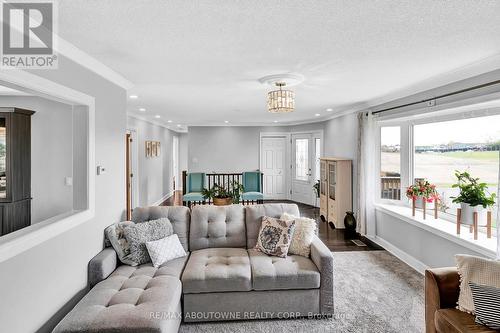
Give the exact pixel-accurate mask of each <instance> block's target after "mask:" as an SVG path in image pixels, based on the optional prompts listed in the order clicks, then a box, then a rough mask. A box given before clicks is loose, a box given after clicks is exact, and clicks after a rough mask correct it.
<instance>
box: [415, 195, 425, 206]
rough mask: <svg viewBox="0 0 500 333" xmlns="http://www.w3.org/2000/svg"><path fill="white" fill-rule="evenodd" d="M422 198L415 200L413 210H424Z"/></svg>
mask: <svg viewBox="0 0 500 333" xmlns="http://www.w3.org/2000/svg"><path fill="white" fill-rule="evenodd" d="M424 201H425V199H424V197H417V198H416V199H415V208H418V209H424Z"/></svg>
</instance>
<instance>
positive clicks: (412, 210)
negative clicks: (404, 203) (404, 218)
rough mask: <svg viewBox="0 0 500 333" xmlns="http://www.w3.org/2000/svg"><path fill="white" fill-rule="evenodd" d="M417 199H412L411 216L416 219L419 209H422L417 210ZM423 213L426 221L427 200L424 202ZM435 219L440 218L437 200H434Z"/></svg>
mask: <svg viewBox="0 0 500 333" xmlns="http://www.w3.org/2000/svg"><path fill="white" fill-rule="evenodd" d="M416 201H417V200H416V199H415V198H412V200H411V206H412V208H411V216H413V217H415V212H416V210H417V209H420V208H417V203H416ZM422 205H423V207H422V211H423V218H424V220H425V216H426V214H427V201H426V200H425V199H423V200H422ZM433 210H434V219H437V218H438V201H437V199H434V209H433Z"/></svg>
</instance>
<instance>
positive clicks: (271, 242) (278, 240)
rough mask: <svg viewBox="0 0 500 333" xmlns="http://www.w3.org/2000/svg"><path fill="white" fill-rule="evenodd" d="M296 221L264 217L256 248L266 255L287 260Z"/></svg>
mask: <svg viewBox="0 0 500 333" xmlns="http://www.w3.org/2000/svg"><path fill="white" fill-rule="evenodd" d="M294 229H295V221H284V220H280V219H275V218H273V217H268V216H263V217H262V225H261V226H260V230H259V236H258V238H257V245H256V246H255V248H256V249H257V250H259V251H261V252H263V253H265V254H268V255H271V256H277V257H282V258H286V255H287V254H288V248H289V247H290V241H291V239H292V235H293V231H294Z"/></svg>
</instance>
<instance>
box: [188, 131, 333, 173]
mask: <svg viewBox="0 0 500 333" xmlns="http://www.w3.org/2000/svg"><path fill="white" fill-rule="evenodd" d="M323 126H324V123H322V122H318V123H314V124H308V125H298V126H194V127H189V134H188V170H189V171H190V172H212V171H215V172H242V171H250V170H257V169H259V167H260V166H259V153H260V152H259V149H260V133H262V132H280V133H288V132H292V131H293V132H301V131H317V130H321V129H323Z"/></svg>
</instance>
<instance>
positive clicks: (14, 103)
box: [0, 96, 73, 224]
mask: <svg viewBox="0 0 500 333" xmlns="http://www.w3.org/2000/svg"><path fill="white" fill-rule="evenodd" d="M0 106H2V107H19V108H25V109H29V110H32V111H35V112H36V113H35V114H34V115H33V116H31V196H32V197H33V200H32V201H31V223H32V224H35V223H38V222H40V221H43V220H46V219H48V218H50V217H53V216H56V215H59V214H62V213H65V212H68V211H71V210H72V209H73V187H72V186H66V185H65V182H64V178H65V177H67V176H68V177H72V176H73V146H72V142H73V111H72V107H71V105H67V104H63V103H58V102H54V101H50V100H47V99H44V98H40V97H32V96H0Z"/></svg>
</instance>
